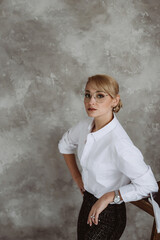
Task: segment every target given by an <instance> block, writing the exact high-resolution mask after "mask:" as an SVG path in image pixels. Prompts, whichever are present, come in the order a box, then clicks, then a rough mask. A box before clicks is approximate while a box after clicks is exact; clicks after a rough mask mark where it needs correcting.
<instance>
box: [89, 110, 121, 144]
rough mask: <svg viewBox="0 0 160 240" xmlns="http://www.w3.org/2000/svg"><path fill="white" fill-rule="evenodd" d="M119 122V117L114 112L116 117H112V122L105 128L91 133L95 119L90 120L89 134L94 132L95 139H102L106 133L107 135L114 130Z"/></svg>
mask: <svg viewBox="0 0 160 240" xmlns="http://www.w3.org/2000/svg"><path fill="white" fill-rule="evenodd" d="M117 123H118V119H117V117H116V116H115V114H114V118H113V119H112V121H111V122H109V123H108V124H107V125H106V126H104V127H103V128H101V129H99V130H98V131H96V132H93V133H91V132H90V131H91V130H92V127H93V125H94V119H92V121H91V122H90V124H89V126H88V130H89V134H92V136H93V137H94V139H95V140H96V141H98V139H100V138H101V137H103V136H104V135H106V134H108V133H109V132H110V131H112V130H113V129H114V128H115V127H116V125H117Z"/></svg>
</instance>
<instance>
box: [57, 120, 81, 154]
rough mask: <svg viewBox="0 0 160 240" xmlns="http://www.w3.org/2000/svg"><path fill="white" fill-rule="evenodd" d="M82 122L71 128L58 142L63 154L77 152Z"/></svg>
mask: <svg viewBox="0 0 160 240" xmlns="http://www.w3.org/2000/svg"><path fill="white" fill-rule="evenodd" d="M80 128H81V123H80V122H79V123H78V124H77V125H76V126H74V127H72V128H70V129H69V130H68V131H67V132H66V133H65V134H64V135H63V136H62V139H61V140H60V141H59V143H58V148H59V151H60V153H62V154H72V153H75V149H76V148H77V145H78V139H79V133H80Z"/></svg>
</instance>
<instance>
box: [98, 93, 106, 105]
mask: <svg viewBox="0 0 160 240" xmlns="http://www.w3.org/2000/svg"><path fill="white" fill-rule="evenodd" d="M95 98H96V102H98V103H101V102H104V100H105V98H106V94H104V93H96V95H95Z"/></svg>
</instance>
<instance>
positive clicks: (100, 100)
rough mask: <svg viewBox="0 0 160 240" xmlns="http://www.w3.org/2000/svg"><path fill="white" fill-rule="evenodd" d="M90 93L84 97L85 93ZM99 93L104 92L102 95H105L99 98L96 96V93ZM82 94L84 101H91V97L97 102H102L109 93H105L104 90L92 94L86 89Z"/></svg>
mask: <svg viewBox="0 0 160 240" xmlns="http://www.w3.org/2000/svg"><path fill="white" fill-rule="evenodd" d="M87 93H88V94H90V97H89V98H86V97H85V95H86V94H87ZM98 93H99V94H100V93H103V94H104V93H105V94H104V95H105V97H104V98H100V99H98V98H96V96H95V95H96V94H98ZM82 95H83V97H84V102H85V103H88V102H90V101H91V99H92V97H93V98H94V99H95V101H96V102H97V103H103V102H104V101H105V99H106V97H107V96H109V94H107V93H106V92H103V91H96V92H95V93H93V94H91V93H90V92H88V91H85V92H84V93H82Z"/></svg>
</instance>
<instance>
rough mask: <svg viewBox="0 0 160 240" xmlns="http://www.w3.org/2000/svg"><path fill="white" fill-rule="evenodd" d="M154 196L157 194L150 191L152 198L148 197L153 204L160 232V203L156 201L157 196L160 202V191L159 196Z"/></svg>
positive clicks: (158, 231) (159, 231)
mask: <svg viewBox="0 0 160 240" xmlns="http://www.w3.org/2000/svg"><path fill="white" fill-rule="evenodd" d="M154 196H156V195H154V194H152V193H150V198H148V200H149V202H150V203H151V204H152V206H153V212H154V217H155V222H156V228H157V233H160V204H158V201H156V198H157V200H159V203H160V193H159V194H158V193H157V197H154ZM158 198H159V199H158Z"/></svg>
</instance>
